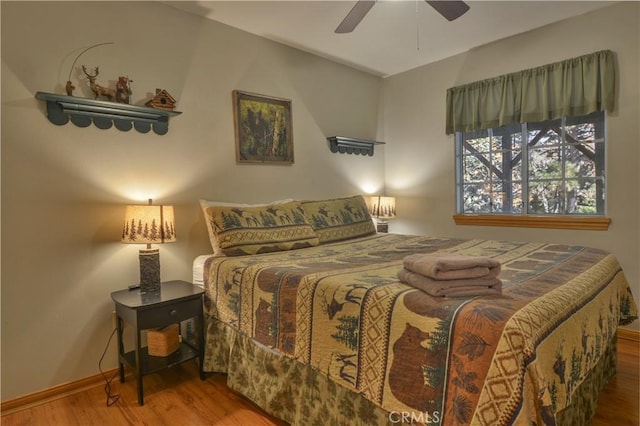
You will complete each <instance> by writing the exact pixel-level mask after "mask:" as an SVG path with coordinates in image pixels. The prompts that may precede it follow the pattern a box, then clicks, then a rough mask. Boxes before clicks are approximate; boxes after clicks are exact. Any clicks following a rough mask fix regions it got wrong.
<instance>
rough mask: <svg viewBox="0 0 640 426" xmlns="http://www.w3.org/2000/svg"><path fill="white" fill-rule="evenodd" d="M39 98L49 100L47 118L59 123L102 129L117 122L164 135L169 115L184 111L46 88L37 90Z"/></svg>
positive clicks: (126, 127)
mask: <svg viewBox="0 0 640 426" xmlns="http://www.w3.org/2000/svg"><path fill="white" fill-rule="evenodd" d="M36 99H39V100H41V101H46V102H47V118H48V119H49V121H50V122H52V123H53V124H56V125H59V126H62V125H65V124H67V123H68V122H69V121H71V122H72V123H73V124H75V125H76V126H78V127H88V126H90V125H91V123H93V124H94V125H95V126H96V127H98V128H99V129H109V128H111V126H115V127H116V128H117V129H118V130H122V131H124V132H126V131H129V130H131V129H132V128H135V129H136V130H137V131H138V132H140V133H147V132H149V130H152V129H153V131H154V133H156V134H158V135H164V134H166V133H167V132H168V131H169V118H170V117H174V116H176V115H179V114H182V113H181V112H179V111H169V110H162V109H157V108H149V107H146V106H138V105H129V104H122V103H118V102H110V101H101V100H95V99H88V98H79V97H76V96H66V95H56V94H54V93H45V92H37V93H36Z"/></svg>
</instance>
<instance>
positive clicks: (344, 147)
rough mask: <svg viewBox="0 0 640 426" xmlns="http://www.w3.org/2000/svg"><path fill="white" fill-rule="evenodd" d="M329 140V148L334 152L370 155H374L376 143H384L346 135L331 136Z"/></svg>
mask: <svg viewBox="0 0 640 426" xmlns="http://www.w3.org/2000/svg"><path fill="white" fill-rule="evenodd" d="M327 140H328V141H329V149H330V150H331V152H333V153H341V154H362V155H368V156H373V149H374V147H375V146H376V145H383V144H384V142H378V141H371V140H367V139H358V138H349V137H345V136H329V137H328V138H327Z"/></svg>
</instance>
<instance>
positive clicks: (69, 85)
mask: <svg viewBox="0 0 640 426" xmlns="http://www.w3.org/2000/svg"><path fill="white" fill-rule="evenodd" d="M75 89H76V86H74V85H73V83H72V82H71V80H69V81H67V84H66V85H65V86H64V90H66V92H67V96H73V91H74V90H75Z"/></svg>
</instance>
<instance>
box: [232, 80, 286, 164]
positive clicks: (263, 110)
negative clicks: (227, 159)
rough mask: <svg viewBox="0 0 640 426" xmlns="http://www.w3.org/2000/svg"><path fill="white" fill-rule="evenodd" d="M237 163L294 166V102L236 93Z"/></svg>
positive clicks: (234, 107)
mask: <svg viewBox="0 0 640 426" xmlns="http://www.w3.org/2000/svg"><path fill="white" fill-rule="evenodd" d="M232 97H233V123H234V130H235V141H236V162H237V163H265V164H283V165H286V164H293V161H294V157H293V123H292V114H291V100H290V99H284V98H276V97H273V96H267V95H261V94H258V93H251V92H244V91H241V90H234V91H233V92H232Z"/></svg>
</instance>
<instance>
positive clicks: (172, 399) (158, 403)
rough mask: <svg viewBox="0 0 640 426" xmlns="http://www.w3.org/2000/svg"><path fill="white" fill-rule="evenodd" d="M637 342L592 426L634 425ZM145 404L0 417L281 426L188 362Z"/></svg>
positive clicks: (45, 407) (88, 395)
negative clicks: (201, 377)
mask: <svg viewBox="0 0 640 426" xmlns="http://www.w3.org/2000/svg"><path fill="white" fill-rule="evenodd" d="M639 347H640V342H637V341H632V340H624V339H620V340H619V342H618V373H617V375H616V377H615V378H614V379H613V380H612V381H611V382H610V383H609V384H607V386H606V387H605V388H604V389H603V390H602V391H601V392H600V398H599V400H598V411H597V414H596V417H595V419H594V421H593V423H592V426H612V425H616V426H622V425H631V426H638V425H639V424H640V422H639V411H640V389H639V386H640V380H639V374H638V369H639V368H638V367H639V360H640V357H639ZM144 385H145V405H144V406H142V407H139V406H138V405H137V396H136V389H135V381H134V380H133V379H132V378H130V377H129V378H128V380H127V382H126V383H124V384H121V383H120V382H119V381H118V380H117V379H116V380H114V382H113V387H112V388H113V392H114V393H116V394H120V399H119V401H118V402H117V403H116V404H115V405H113V406H111V407H107V406H106V397H105V393H104V390H103V388H102V387H96V388H92V389H89V390H87V391H84V392H80V393H76V394H73V395H69V396H66V397H64V398H60V399H56V400H54V401H50V402H47V403H44V404H41V405H38V406H35V407H31V408H28V409H23V410H20V411H16V412H13V413H8V414H3V415H2V422H1V423H2V424H3V426H7V425H51V424H55V425H83V426H84V425H129V424H147V425H215V426H227V425H229V426H236V425H263V426H267V425H285V423H284V422H281V421H279V420H277V419H274V418H273V417H271V416H269V415H267V414H265V413H264V412H263V411H262V410H261V409H260V408H258V407H257V406H255V405H254V404H252V403H251V402H249V401H248V400H246V399H245V398H244V397H242V396H240V395H238V394H236V393H235V392H233V391H231V390H229V389H228V388H227V386H226V385H225V376H224V375H221V374H213V375H209V377H208V378H207V380H206V381H204V382H202V381H200V379H199V378H198V373H197V369H196V368H195V364H194V363H192V362H190V363H186V364H182V365H179V366H177V367H174V368H172V369H170V370H166V371H162V372H160V373H157V374H152V375H150V376H146V377H145V378H144Z"/></svg>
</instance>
